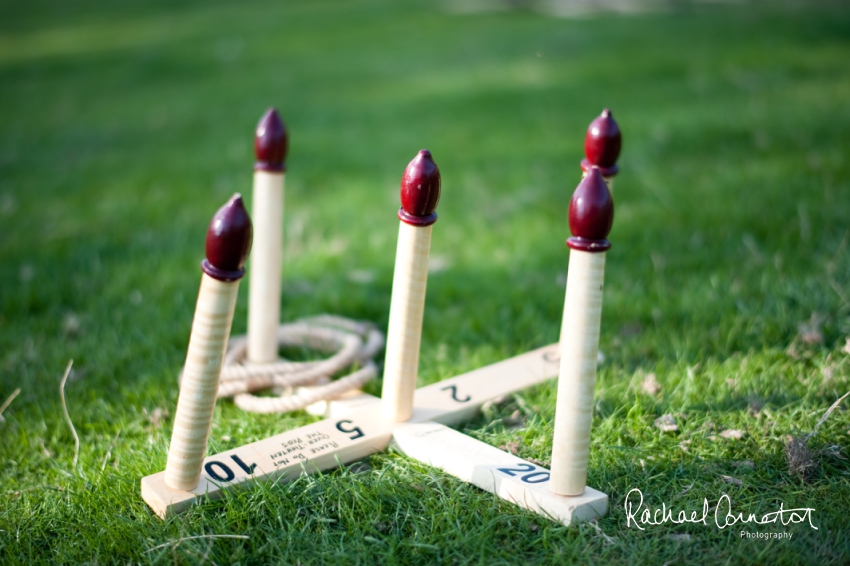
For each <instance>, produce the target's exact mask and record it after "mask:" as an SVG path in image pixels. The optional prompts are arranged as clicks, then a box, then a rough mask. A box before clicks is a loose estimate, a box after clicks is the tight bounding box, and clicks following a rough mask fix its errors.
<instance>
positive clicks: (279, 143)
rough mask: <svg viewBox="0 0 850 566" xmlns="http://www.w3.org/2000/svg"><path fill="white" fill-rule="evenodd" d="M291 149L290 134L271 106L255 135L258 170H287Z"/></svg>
mask: <svg viewBox="0 0 850 566" xmlns="http://www.w3.org/2000/svg"><path fill="white" fill-rule="evenodd" d="M288 150H289V134H288V133H287V131H286V126H284V125H283V121H281V119H280V116H278V114H277V110H275V109H274V108H269V109H268V110H267V111H266V113H265V114H263V117H262V118H260V123H259V124H257V134H256V136H255V137H254V153H255V154H256V155H257V163H256V164H255V165H254V169H255V170H257V171H285V170H286V165H284V163H283V162H284V160H285V159H286V152H287V151H288Z"/></svg>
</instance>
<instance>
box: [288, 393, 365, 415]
mask: <svg viewBox="0 0 850 566" xmlns="http://www.w3.org/2000/svg"><path fill="white" fill-rule="evenodd" d="M380 402H381V398H380V397H375V396H374V395H369V394H368V393H363V392H362V391H360V390H359V389H352V390H351V391H348V392H347V393H345V394H344V395H341V396H340V397H338V398H336V399H328V400H327V401H316V402H315V403H313V404H312V405H308V406H307V407H305V408H304V410H305V411H307V412H308V413H310V414H311V415H313V416H316V417H323V418H326V419H330V418H333V417H344V416H345V415H348V414H350V413H352V412H353V411H356V410H357V409H359V408H360V407H363V406H366V405H370V404H372V403H380Z"/></svg>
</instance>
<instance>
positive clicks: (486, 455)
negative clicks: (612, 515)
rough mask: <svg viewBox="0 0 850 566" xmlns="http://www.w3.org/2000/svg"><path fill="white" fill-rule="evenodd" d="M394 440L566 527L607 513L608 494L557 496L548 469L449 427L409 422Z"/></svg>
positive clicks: (408, 450) (437, 465)
mask: <svg viewBox="0 0 850 566" xmlns="http://www.w3.org/2000/svg"><path fill="white" fill-rule="evenodd" d="M392 436H393V440H392V443H393V445H395V446H397V447H398V448H399V449H400V450H401V451H402V452H403V453H404V454H405V455H407V456H409V457H410V458H413V459H414V460H418V461H420V462H422V463H423V464H427V465H429V466H434V467H435V468H439V469H441V470H443V471H444V472H447V473H449V474H451V475H453V476H455V477H456V478H458V479H461V480H463V481H465V482H467V483H471V484H473V485H475V486H478V487H480V488H481V489H483V490H485V491H489V492H490V493H494V494H496V495H498V496H499V497H501V498H502V499H505V500H507V501H510V502H511V503H515V504H516V505H519V506H520V507H523V508H525V509H528V510H530V511H534V512H535V513H538V514H540V515H543V516H544V517H547V518H549V519H551V520H553V521H558V522H559V523H563V524H564V525H567V526H569V525H571V524H574V523H578V522H581V521H592V520H593V519H596V518H598V517H601V516H603V515H604V514H605V513H606V512H607V510H608V496H607V495H605V494H604V493H602V492H600V491H597V490H595V489H593V488H591V487H588V488H586V489H585V491H584V493H583V494H582V495H579V496H576V497H567V496H564V495H556V494H554V493H552V491H550V489H549V483H550V481H549V477H550V474H549V470H547V469H545V468H542V467H540V466H536V465H534V464H532V463H530V462H526V461H525V460H523V459H522V458H519V457H518V456H514V455H512V454H508V453H507V452H503V451H501V450H499V449H498V448H494V447H493V446H490V445H489V444H487V443H486V442H481V441H480V440H476V439H474V438H472V437H469V436H466V435H465V434H463V433H460V432H458V431H456V430H453V429H450V428H449V427H447V426H444V425H441V424H438V423H418V424H409V425H405V426H400V427H398V428H396V429H395V430H393V435H392Z"/></svg>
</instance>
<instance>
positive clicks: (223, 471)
mask: <svg viewBox="0 0 850 566" xmlns="http://www.w3.org/2000/svg"><path fill="white" fill-rule="evenodd" d="M230 458H231V459H232V460H233V461H234V462H236V465H237V466H239V467H240V468H242V469H243V470H244V471H245V473H246V474H253V473H254V469H255V468H256V467H257V464H251V465H250V466H249V465H248V464H246V463H245V462H244V461H242V458H240V457H239V456H237V455H236V454H231V455H230ZM204 469H205V470H206V471H207V474H209V476H210V477H211V478H212V479H214V480H218V481H225V482H231V481H233V478H235V477H236V474H234V473H233V470H231V469H230V468H229V467H228V466H227V464H222V463H221V462H219V461H217V460H213V461H211V462H207V463H206V464H204Z"/></svg>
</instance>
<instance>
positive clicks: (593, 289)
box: [549, 167, 614, 496]
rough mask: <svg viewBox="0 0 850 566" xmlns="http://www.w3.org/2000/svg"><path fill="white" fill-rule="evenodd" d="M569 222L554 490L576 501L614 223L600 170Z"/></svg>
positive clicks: (581, 191) (577, 197) (583, 186)
mask: <svg viewBox="0 0 850 566" xmlns="http://www.w3.org/2000/svg"><path fill="white" fill-rule="evenodd" d="M569 218H570V231H571V232H572V234H573V237H572V238H570V239H568V240H567V245H568V246H569V247H570V264H569V272H568V274H567V292H566V299H565V302H564V318H563V324H562V327H561V338H562V341H561V344H560V349H561V367H560V372H559V374H558V397H557V400H556V406H555V435H554V440H553V443H552V480H551V483H550V485H549V488H550V489H551V490H552V491H553V492H554V493H556V494H558V495H569V496H576V495H581V494H582V493H584V490H585V486H586V482H587V463H588V457H589V452H590V425H591V420H592V416H593V390H594V387H595V385H596V360H597V355H598V351H599V327H600V321H601V315H602V287H603V280H604V276H605V252H606V251H607V250H608V249H609V248H610V247H611V244H610V243H609V242H608V240H607V238H608V233H609V232H610V231H611V224H612V222H613V220H614V201H613V199H612V198H611V193H610V191H609V190H608V186H607V185H606V184H605V181H604V180H603V179H602V174H601V172H600V171H599V169H598V168H595V167H594V168H591V170H590V171H589V172H588V175H587V176H586V177H585V178H584V179H582V181H581V183H579V186H578V188H576V191H575V193H573V197H572V200H571V201H570V216H569Z"/></svg>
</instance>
